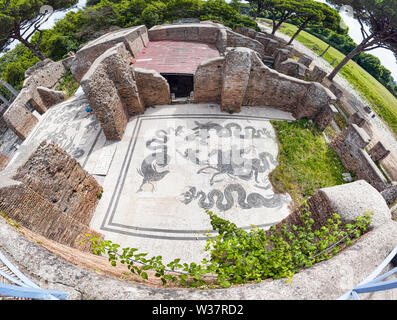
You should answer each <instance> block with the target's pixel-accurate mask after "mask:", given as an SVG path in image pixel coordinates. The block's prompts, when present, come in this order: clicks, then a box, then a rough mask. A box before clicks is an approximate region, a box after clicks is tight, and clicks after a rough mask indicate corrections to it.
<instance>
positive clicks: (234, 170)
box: [197, 149, 275, 185]
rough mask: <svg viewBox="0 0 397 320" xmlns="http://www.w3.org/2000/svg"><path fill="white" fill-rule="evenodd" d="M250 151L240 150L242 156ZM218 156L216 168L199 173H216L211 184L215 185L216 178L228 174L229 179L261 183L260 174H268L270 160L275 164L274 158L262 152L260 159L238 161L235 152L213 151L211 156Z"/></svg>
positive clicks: (208, 167)
mask: <svg viewBox="0 0 397 320" xmlns="http://www.w3.org/2000/svg"><path fill="white" fill-rule="evenodd" d="M247 152H248V151H247V150H245V149H241V150H239V154H240V156H241V155H242V154H244V153H247ZM214 154H216V155H217V157H216V159H217V161H216V164H215V165H214V166H212V165H208V166H206V167H204V168H201V169H200V170H198V171H197V173H198V174H200V173H203V172H204V171H205V170H208V169H213V170H215V171H216V172H215V173H214V174H213V175H212V177H211V179H210V184H211V185H213V184H214V182H215V181H214V178H215V177H216V176H218V175H221V174H227V175H228V176H229V177H232V178H233V177H237V178H240V179H243V180H250V179H251V178H252V177H255V181H256V182H257V183H260V181H259V173H262V172H266V171H267V170H268V169H269V168H270V164H269V160H268V158H269V159H270V162H271V163H272V164H274V163H275V160H274V158H273V156H272V155H271V154H270V153H268V152H261V153H260V154H259V157H258V158H250V159H244V158H241V157H240V158H239V159H238V161H236V160H237V159H236V157H233V155H234V154H233V152H232V151H231V150H228V151H222V150H213V151H212V152H210V154H209V156H211V155H214Z"/></svg>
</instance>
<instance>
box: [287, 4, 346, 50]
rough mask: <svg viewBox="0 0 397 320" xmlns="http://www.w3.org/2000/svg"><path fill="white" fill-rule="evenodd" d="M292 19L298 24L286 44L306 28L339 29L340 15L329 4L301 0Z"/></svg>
mask: <svg viewBox="0 0 397 320" xmlns="http://www.w3.org/2000/svg"><path fill="white" fill-rule="evenodd" d="M292 20H293V21H294V23H295V24H296V25H298V26H299V27H298V30H297V31H296V33H295V34H294V35H293V36H292V38H291V40H290V41H289V43H288V44H291V43H292V41H294V39H295V38H296V36H297V35H298V34H299V33H300V32H301V31H302V30H304V29H306V28H309V27H310V28H328V29H330V30H334V31H339V29H340V22H341V17H340V15H339V13H338V11H336V10H335V9H333V8H331V7H330V6H329V5H327V4H325V3H321V2H317V1H313V0H302V1H300V2H299V6H298V7H297V9H296V15H294V16H292Z"/></svg>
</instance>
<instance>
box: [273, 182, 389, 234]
mask: <svg viewBox="0 0 397 320" xmlns="http://www.w3.org/2000/svg"><path fill="white" fill-rule="evenodd" d="M307 211H310V217H311V218H313V220H314V225H313V229H317V228H320V227H321V226H324V225H325V224H326V223H327V219H329V218H332V216H333V214H334V213H336V214H338V215H339V216H340V217H341V220H342V222H344V223H352V222H354V220H355V219H356V218H357V217H360V216H363V215H364V214H366V213H372V214H373V216H372V217H371V228H373V227H379V226H380V225H382V224H384V223H387V222H388V221H391V213H390V209H389V207H388V206H387V203H386V201H385V199H384V198H383V197H382V195H381V194H380V193H379V192H378V191H377V190H376V189H375V188H374V187H373V186H371V185H370V184H369V183H368V182H366V181H365V180H357V181H354V182H352V183H347V184H343V185H338V186H333V187H327V188H322V189H319V190H318V191H317V192H316V193H315V194H314V195H313V196H311V197H310V198H309V199H308V200H307V203H306V204H303V205H301V206H300V207H298V208H297V209H295V210H294V211H293V212H292V213H291V214H290V215H289V216H288V217H286V218H285V219H283V220H282V221H280V222H279V223H278V224H277V225H276V229H278V230H280V229H281V226H282V225H283V224H286V225H288V226H291V225H296V226H304V224H303V222H302V219H301V215H302V214H303V213H304V212H307Z"/></svg>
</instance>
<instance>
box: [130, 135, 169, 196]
mask: <svg viewBox="0 0 397 320" xmlns="http://www.w3.org/2000/svg"><path fill="white" fill-rule="evenodd" d="M167 142H168V137H167V131H165V130H158V131H156V138H153V139H150V140H148V141H147V142H146V148H148V149H149V150H154V151H156V152H153V153H152V154H150V155H148V156H147V157H146V158H145V159H144V160H143V161H142V163H141V168H140V169H137V171H138V173H139V175H140V176H142V177H143V180H142V183H141V185H140V187H139V189H138V191H137V192H141V191H143V189H142V187H143V186H144V185H145V184H147V183H149V184H150V185H151V186H152V192H153V191H154V184H153V182H156V181H160V180H162V179H163V178H164V177H165V176H166V175H167V174H168V173H169V172H170V171H169V170H164V171H161V172H160V171H158V169H157V168H158V167H165V166H167V165H168V163H169V162H170V159H171V157H170V156H169V155H168V154H167ZM154 143H156V144H157V145H153V144H154Z"/></svg>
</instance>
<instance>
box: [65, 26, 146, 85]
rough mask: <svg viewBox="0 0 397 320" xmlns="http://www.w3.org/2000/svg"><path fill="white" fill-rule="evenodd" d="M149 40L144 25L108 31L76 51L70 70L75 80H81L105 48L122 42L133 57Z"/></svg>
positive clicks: (130, 56)
mask: <svg viewBox="0 0 397 320" xmlns="http://www.w3.org/2000/svg"><path fill="white" fill-rule="evenodd" d="M148 42H149V38H148V31H147V29H146V27H145V26H143V25H142V26H137V27H131V28H127V29H121V30H116V31H113V32H109V33H107V34H105V35H103V36H101V37H99V38H98V39H95V40H93V41H91V42H89V43H87V44H86V45H85V46H84V47H83V48H81V49H80V50H79V51H77V52H76V54H75V57H74V59H73V61H72V64H71V67H70V71H71V72H72V74H73V77H74V79H75V80H76V81H77V82H81V80H82V79H83V77H84V75H85V74H86V73H87V71H88V70H89V69H90V68H91V66H92V64H93V63H94V61H95V60H96V59H97V58H98V57H99V56H100V55H102V54H103V53H104V52H105V51H106V50H108V49H110V48H112V47H114V46H115V45H116V44H118V43H123V44H124V45H125V48H126V49H127V51H128V53H129V58H132V57H135V56H136V55H137V54H138V53H139V52H140V51H141V50H142V49H143V48H144V47H145V46H146V44H147V43H148Z"/></svg>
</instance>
